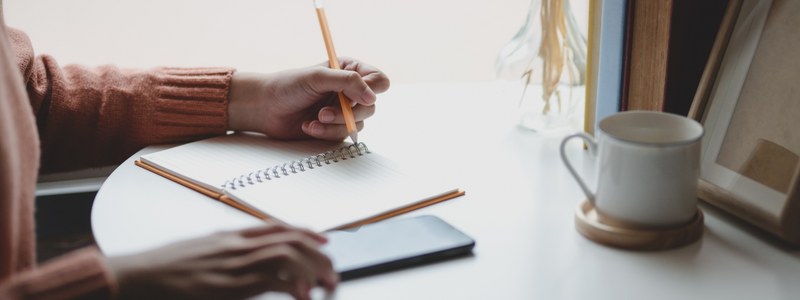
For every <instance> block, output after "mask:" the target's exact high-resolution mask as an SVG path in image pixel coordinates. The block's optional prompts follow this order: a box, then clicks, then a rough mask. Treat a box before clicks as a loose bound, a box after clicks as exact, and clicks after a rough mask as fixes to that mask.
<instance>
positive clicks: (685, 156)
mask: <svg viewBox="0 0 800 300" xmlns="http://www.w3.org/2000/svg"><path fill="white" fill-rule="evenodd" d="M598 129H599V130H598V132H597V133H596V134H597V141H595V140H594V139H593V138H592V137H591V136H589V135H587V134H585V133H578V134H574V135H571V136H568V137H566V138H564V141H563V142H562V143H561V159H562V160H563V161H564V164H565V165H566V166H567V169H569V171H570V173H572V176H574V177H575V179H576V180H577V181H578V184H579V185H580V187H581V189H583V192H584V193H585V194H586V197H587V198H588V200H589V202H591V203H592V205H594V207H595V209H596V210H597V214H598V217H599V218H600V221H601V222H603V223H607V224H610V225H617V226H625V227H652V228H665V227H673V226H680V225H683V224H685V223H687V222H690V221H691V220H692V219H693V218H694V216H695V214H696V210H697V179H698V176H699V175H700V142H701V139H702V137H703V133H704V130H703V126H702V125H700V123H698V122H697V121H695V120H692V119H689V118H686V117H683V116H679V115H674V114H668V113H662V112H651V111H629V112H622V113H618V114H614V115H611V116H608V117H606V118H604V119H603V120H601V121H600V123H599V124H598ZM573 138H581V139H583V140H584V141H585V142H586V145H587V147H588V148H589V150H590V151H592V153H594V154H596V155H595V157H596V159H597V160H598V164H597V189H596V190H595V191H592V190H590V189H589V188H588V187H587V186H586V183H584V181H583V180H582V179H581V178H580V176H579V175H578V173H576V172H575V169H574V168H573V167H572V165H571V164H570V163H569V160H567V157H566V155H565V152H564V146H565V145H566V144H567V141H569V140H570V139H573Z"/></svg>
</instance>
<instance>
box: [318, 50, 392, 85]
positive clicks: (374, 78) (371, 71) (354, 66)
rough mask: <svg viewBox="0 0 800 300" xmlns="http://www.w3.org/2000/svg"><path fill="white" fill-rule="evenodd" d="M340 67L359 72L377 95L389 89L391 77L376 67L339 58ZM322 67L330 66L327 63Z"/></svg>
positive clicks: (346, 58)
mask: <svg viewBox="0 0 800 300" xmlns="http://www.w3.org/2000/svg"><path fill="white" fill-rule="evenodd" d="M339 65H340V66H341V68H342V70H350V71H356V72H358V74H359V75H361V77H362V78H363V79H364V81H365V82H366V83H367V85H369V87H370V88H371V89H372V91H374V92H375V93H377V94H380V93H383V92H385V91H386V90H388V89H389V77H387V76H386V74H385V73H383V72H382V71H381V70H378V68H376V67H373V66H371V65H369V64H367V63H364V62H362V61H359V60H357V59H354V58H350V57H339ZM322 66H324V67H329V64H328V62H325V63H323V64H322Z"/></svg>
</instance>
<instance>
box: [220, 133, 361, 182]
mask: <svg viewBox="0 0 800 300" xmlns="http://www.w3.org/2000/svg"><path fill="white" fill-rule="evenodd" d="M362 147H363V148H364V150H363V152H362V150H361V148H362ZM351 149H352V150H351ZM354 150H355V152H354ZM345 152H346V154H345ZM337 153H338V156H337ZM364 153H366V154H369V153H370V152H369V148H367V144H364V142H360V143H358V144H357V145H348V146H345V147H342V148H339V149H333V150H330V151H326V152H323V153H319V154H317V155H312V156H309V157H305V158H301V159H298V160H294V161H291V162H287V163H284V164H282V165H275V166H274V167H269V168H266V169H261V170H257V171H253V172H250V174H247V175H240V176H237V177H234V178H233V179H230V180H228V181H225V183H224V184H222V188H226V187H230V188H231V189H233V190H235V189H236V188H237V187H246V186H247V185H254V184H256V183H259V182H266V181H265V180H272V179H275V178H281V174H283V176H289V172H291V173H292V174H297V172H298V171H300V172H305V171H306V170H307V169H308V170H310V169H314V164H316V165H317V167H321V166H322V163H323V162H324V163H325V164H326V165H329V164H331V162H335V163H336V162H339V159H340V158H341V159H342V160H347V156H349V157H350V158H355V157H356V155H358V156H362V155H364ZM305 166H308V168H306V167H305ZM262 179H263V180H262Z"/></svg>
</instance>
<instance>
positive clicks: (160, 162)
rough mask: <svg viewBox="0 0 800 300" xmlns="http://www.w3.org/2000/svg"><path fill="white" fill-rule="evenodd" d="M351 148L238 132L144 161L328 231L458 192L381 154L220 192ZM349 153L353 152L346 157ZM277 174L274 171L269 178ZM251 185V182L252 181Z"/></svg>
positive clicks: (276, 214)
mask: <svg viewBox="0 0 800 300" xmlns="http://www.w3.org/2000/svg"><path fill="white" fill-rule="evenodd" d="M345 145H347V144H345V143H341V142H335V143H331V142H323V141H290V142H286V141H275V140H271V139H267V138H266V137H264V136H262V135H255V134H234V135H230V136H224V137H217V138H212V139H208V140H203V141H199V142H194V143H190V144H186V145H183V146H179V147H175V148H172V149H169V150H165V151H162V152H158V153H154V154H150V155H146V156H143V157H142V160H143V161H144V162H146V163H148V164H152V165H154V166H157V167H158V168H159V169H162V170H164V171H167V172H169V173H171V174H174V175H176V176H180V177H182V178H184V179H188V180H191V181H193V182H195V183H202V184H203V185H204V186H211V187H213V188H214V189H215V190H217V191H221V192H222V193H224V194H226V195H228V196H229V197H230V198H232V199H234V200H236V201H238V202H240V203H243V204H245V205H247V206H250V207H252V208H255V209H257V210H259V211H261V212H263V213H265V214H267V215H269V216H271V217H274V218H277V219H279V220H281V221H284V222H286V223H289V224H292V225H294V226H300V227H307V228H309V229H311V230H314V231H324V230H328V229H332V228H335V227H339V226H342V225H345V224H348V223H352V222H355V221H359V220H364V219H367V218H369V217H373V216H377V215H381V214H383V213H386V212H390V211H393V210H396V209H398V208H401V207H405V206H409V205H413V204H416V203H419V202H424V201H426V200H429V199H432V198H436V197H438V196H441V195H444V194H449V193H453V192H455V191H457V188H455V187H450V186H442V185H434V184H431V183H430V182H427V181H426V182H423V181H422V180H419V179H417V178H415V177H413V174H409V173H403V172H402V171H400V168H399V167H398V165H397V164H396V163H394V162H392V161H391V160H389V159H387V158H385V157H383V156H381V155H379V154H377V153H376V152H375V151H374V150H371V151H372V152H371V153H369V154H364V155H363V156H356V157H354V158H348V159H346V160H342V159H341V158H340V159H339V161H338V162H333V160H330V164H325V163H324V162H323V163H322V166H317V165H316V164H314V168H308V165H307V164H306V165H305V171H301V170H300V169H299V168H297V169H296V171H297V173H292V172H291V171H290V172H289V175H284V174H283V172H282V171H279V174H280V177H278V178H275V176H274V175H273V176H272V179H270V180H266V179H263V177H262V179H263V180H262V181H261V182H258V181H256V180H253V184H247V183H246V184H245V186H244V187H241V186H239V185H237V188H236V189H232V188H230V186H227V187H226V188H224V189H222V188H221V186H222V184H223V183H225V182H226V181H227V180H230V179H232V178H234V177H237V176H240V175H247V174H250V173H251V172H254V171H257V170H259V169H261V170H263V169H266V168H268V167H273V166H275V165H283V164H284V163H287V162H291V161H294V160H298V159H302V158H305V157H308V156H311V155H316V154H319V153H323V152H326V151H329V150H334V149H339V148H341V147H343V146H345ZM345 153H347V152H346V151H345ZM270 173H272V172H270ZM245 182H246V181H245Z"/></svg>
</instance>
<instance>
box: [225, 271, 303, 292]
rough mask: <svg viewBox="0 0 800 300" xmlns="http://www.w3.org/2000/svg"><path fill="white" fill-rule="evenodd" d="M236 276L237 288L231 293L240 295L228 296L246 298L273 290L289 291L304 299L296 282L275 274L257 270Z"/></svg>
mask: <svg viewBox="0 0 800 300" xmlns="http://www.w3.org/2000/svg"><path fill="white" fill-rule="evenodd" d="M273 273H274V272H273ZM235 278H236V290H235V292H233V293H231V294H233V295H236V296H238V297H236V296H232V295H227V297H235V298H242V299H245V298H250V297H253V296H256V295H260V294H263V293H264V292H268V291H272V292H284V293H289V294H291V295H292V296H293V297H295V299H303V298H302V295H301V293H300V292H299V290H298V285H297V283H296V282H291V281H287V280H282V279H280V278H278V276H276V275H275V274H270V273H267V272H263V271H257V272H251V273H246V274H242V275H240V276H236V277H235Z"/></svg>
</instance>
